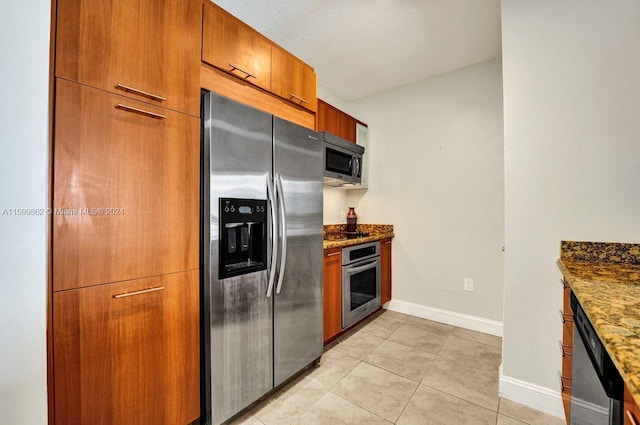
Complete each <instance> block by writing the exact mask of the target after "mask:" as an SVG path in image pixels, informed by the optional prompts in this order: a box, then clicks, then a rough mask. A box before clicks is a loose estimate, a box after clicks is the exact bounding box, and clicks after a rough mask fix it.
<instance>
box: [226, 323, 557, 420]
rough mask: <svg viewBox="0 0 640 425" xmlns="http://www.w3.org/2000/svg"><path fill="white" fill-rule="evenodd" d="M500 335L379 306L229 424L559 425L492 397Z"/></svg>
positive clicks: (499, 358) (495, 392) (551, 418)
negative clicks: (309, 365) (291, 378)
mask: <svg viewBox="0 0 640 425" xmlns="http://www.w3.org/2000/svg"><path fill="white" fill-rule="evenodd" d="M501 346H502V340H501V339H500V338H498V337H495V336H491V335H486V334H482V333H478V332H473V331H469V330H466V329H461V328H457V327H454V326H450V325H445V324H442V323H437V322H432V321H429V320H424V319H419V318H416V317H412V316H407V315H404V314H400V313H396V312H393V311H384V312H383V313H382V314H379V315H377V316H376V317H375V318H373V319H372V320H369V321H367V323H364V324H362V325H360V326H358V328H357V329H355V330H354V331H353V332H350V333H349V335H345V336H344V337H343V338H341V339H340V340H339V341H338V342H337V343H336V344H333V345H332V346H331V347H329V348H328V349H327V351H326V352H325V353H324V355H323V356H322V359H321V361H320V366H318V367H316V368H314V369H312V370H310V371H307V372H305V373H304V374H302V376H300V377H298V378H297V379H295V380H294V381H293V382H291V383H289V384H288V385H287V386H286V387H285V388H283V389H282V390H281V391H279V392H278V393H276V394H274V395H273V396H272V397H270V398H269V399H267V400H265V401H263V402H262V403H260V404H259V405H257V406H256V407H254V408H253V409H251V410H250V411H248V412H247V413H245V414H244V415H242V416H241V417H240V418H238V419H236V420H235V421H233V422H232V423H233V424H234V425H289V424H295V425H377V424H381V425H383V424H386V425H388V424H398V425H457V424H461V425H523V424H529V425H562V424H563V423H564V421H562V420H561V419H558V418H555V417H552V416H549V415H546V414H544V413H542V412H538V411H536V410H533V409H530V408H528V407H525V406H523V405H520V404H517V403H514V402H511V401H509V400H506V399H501V398H499V397H498V367H499V366H500V362H501Z"/></svg>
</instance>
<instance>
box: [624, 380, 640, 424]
mask: <svg viewBox="0 0 640 425" xmlns="http://www.w3.org/2000/svg"><path fill="white" fill-rule="evenodd" d="M624 425H640V407H638V405H637V404H636V401H635V400H634V399H633V396H632V395H631V393H630V392H629V389H628V388H627V386H626V385H625V386H624Z"/></svg>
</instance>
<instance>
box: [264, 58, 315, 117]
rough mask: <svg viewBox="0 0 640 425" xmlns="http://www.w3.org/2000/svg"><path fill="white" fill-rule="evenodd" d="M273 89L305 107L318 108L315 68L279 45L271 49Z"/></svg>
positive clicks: (274, 91) (281, 95) (283, 96)
mask: <svg viewBox="0 0 640 425" xmlns="http://www.w3.org/2000/svg"><path fill="white" fill-rule="evenodd" d="M271 91H272V92H273V93H274V94H276V95H278V96H280V97H282V98H284V99H287V100H289V101H291V102H292V103H294V104H296V105H300V106H302V107H303V108H306V109H309V110H311V111H314V112H315V111H316V109H317V98H316V96H317V95H316V74H315V72H314V71H313V68H311V67H310V66H309V65H307V64H306V63H304V62H302V61H301V60H300V59H298V58H296V57H295V56H293V55H292V54H290V53H289V52H287V51H285V50H282V49H281V48H279V47H277V46H273V47H272V49H271Z"/></svg>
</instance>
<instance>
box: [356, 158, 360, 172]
mask: <svg viewBox="0 0 640 425" xmlns="http://www.w3.org/2000/svg"><path fill="white" fill-rule="evenodd" d="M359 175H360V160H359V159H358V157H357V156H356V177H358V176H359Z"/></svg>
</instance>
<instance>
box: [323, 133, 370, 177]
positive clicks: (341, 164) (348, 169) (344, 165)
mask: <svg viewBox="0 0 640 425" xmlns="http://www.w3.org/2000/svg"><path fill="white" fill-rule="evenodd" d="M321 134H322V140H323V142H324V154H323V159H324V184H325V185H327V186H345V185H358V184H360V183H361V182H362V155H363V154H364V147H362V146H360V145H356V144H355V143H351V142H350V141H348V140H344V139H342V138H340V137H338V136H335V135H333V134H331V133H327V132H326V131H324V132H322V133H321Z"/></svg>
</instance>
